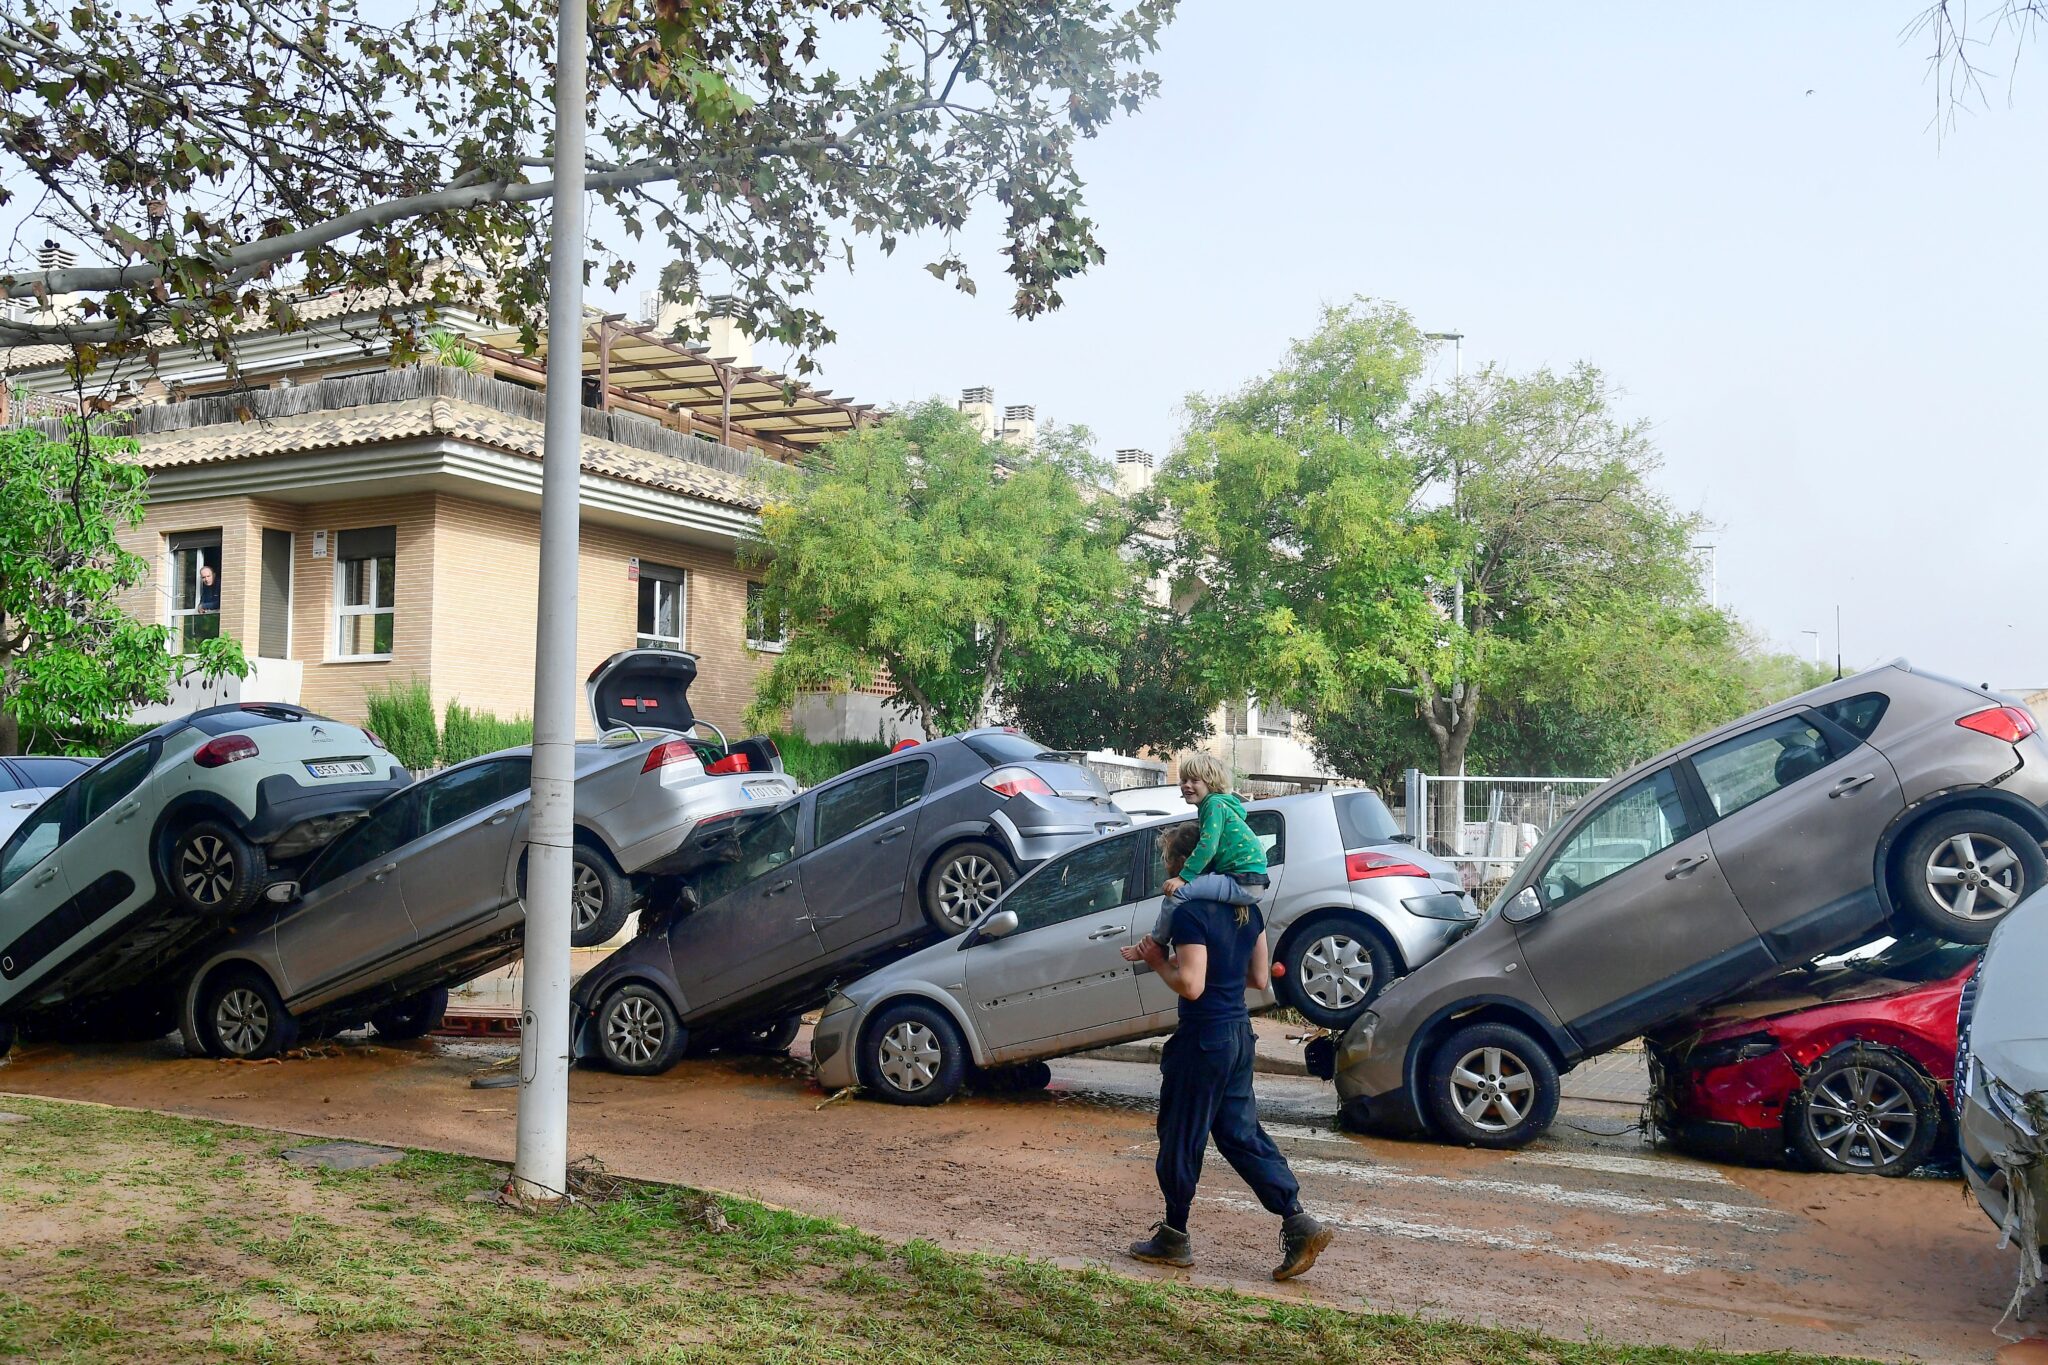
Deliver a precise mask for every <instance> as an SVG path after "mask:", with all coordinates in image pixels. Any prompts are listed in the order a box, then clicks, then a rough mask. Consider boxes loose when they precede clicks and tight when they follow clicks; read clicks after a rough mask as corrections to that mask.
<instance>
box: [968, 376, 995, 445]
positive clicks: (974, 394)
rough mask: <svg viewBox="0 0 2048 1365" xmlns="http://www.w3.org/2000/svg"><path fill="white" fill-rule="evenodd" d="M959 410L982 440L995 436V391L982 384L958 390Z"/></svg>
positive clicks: (992, 438)
mask: <svg viewBox="0 0 2048 1365" xmlns="http://www.w3.org/2000/svg"><path fill="white" fill-rule="evenodd" d="M960 411H961V412H962V413H963V414H964V415H965V416H966V418H967V420H968V422H969V423H970V424H972V425H973V427H974V429H975V430H976V431H978V432H980V433H981V439H982V440H984V441H993V440H994V439H995V438H996V391H995V390H994V389H991V388H988V387H987V386H985V385H984V386H982V387H980V388H973V389H962V390H960Z"/></svg>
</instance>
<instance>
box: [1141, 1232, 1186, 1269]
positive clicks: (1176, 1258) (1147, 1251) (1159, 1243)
mask: <svg viewBox="0 0 2048 1365" xmlns="http://www.w3.org/2000/svg"><path fill="white" fill-rule="evenodd" d="M1131 1256H1132V1257H1133V1258H1134V1259H1136V1260H1140V1261H1147V1262H1150V1263H1151V1264H1153V1265H1177V1266H1191V1265H1193V1264H1194V1263H1195V1248H1194V1244H1193V1243H1192V1242H1190V1241H1189V1240H1188V1235H1187V1234H1186V1233H1185V1232H1182V1231H1181V1230H1180V1229H1179V1228H1171V1227H1168V1226H1167V1225H1166V1224H1165V1223H1163V1222H1161V1223H1154V1224H1153V1225H1152V1235H1151V1236H1150V1237H1147V1238H1146V1239H1145V1240H1144V1241H1142V1242H1133V1243H1131Z"/></svg>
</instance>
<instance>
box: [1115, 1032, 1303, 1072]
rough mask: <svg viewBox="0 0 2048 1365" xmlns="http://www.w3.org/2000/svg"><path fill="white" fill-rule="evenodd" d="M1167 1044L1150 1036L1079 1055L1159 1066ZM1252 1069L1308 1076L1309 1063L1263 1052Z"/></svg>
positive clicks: (1253, 1059)
mask: <svg viewBox="0 0 2048 1365" xmlns="http://www.w3.org/2000/svg"><path fill="white" fill-rule="evenodd" d="M1165 1046H1166V1040H1165V1039H1163V1038H1149V1039H1146V1040H1145V1041H1143V1042H1138V1043H1113V1044H1111V1045H1110V1046H1108V1047H1099V1048H1096V1049H1095V1050H1094V1051H1092V1052H1083V1053H1080V1054H1079V1055H1080V1056H1082V1057H1092V1058H1094V1059H1095V1060H1096V1061H1099V1062H1143V1063H1144V1064H1145V1065H1147V1066H1157V1065H1159V1051H1160V1049H1161V1048H1163V1047H1165ZM1252 1070H1253V1071H1256V1072H1260V1073H1261V1074H1263V1075H1267V1076H1306V1075H1308V1063H1306V1062H1297V1061H1295V1060H1293V1059H1292V1058H1288V1057H1268V1056H1267V1055H1266V1054H1265V1053H1263V1052H1261V1053H1259V1054H1257V1055H1256V1056H1254V1057H1253V1058H1252Z"/></svg>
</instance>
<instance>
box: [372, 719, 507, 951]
mask: <svg viewBox="0 0 2048 1365" xmlns="http://www.w3.org/2000/svg"><path fill="white" fill-rule="evenodd" d="M531 782H532V762H531V760H529V759H527V758H525V757H523V756H521V757H517V758H501V759H490V760H487V761H485V762H481V763H470V764H466V765H464V766H462V767H460V768H457V769H455V770H454V771H453V772H447V773H442V774H441V775H440V776H438V777H433V778H430V779H428V780H427V781H425V782H422V783H421V784H420V785H419V787H418V789H417V790H418V794H419V803H420V819H419V829H418V834H417V836H416V838H415V840H414V842H413V843H411V844H409V845H407V846H406V847H405V848H404V849H402V850H400V852H399V855H398V862H399V864H400V871H401V873H402V874H403V877H404V881H405V893H404V898H405V908H406V911H407V912H408V913H409V914H410V915H411V917H412V923H413V927H414V928H415V929H417V930H418V931H419V936H420V942H421V943H422V944H431V943H433V942H434V941H435V940H436V939H439V938H442V937H444V936H445V935H448V934H453V933H456V932H458V931H460V930H461V929H462V928H463V926H465V925H469V924H474V923H475V922H476V921H478V920H482V919H489V918H490V917H491V916H493V915H495V914H496V913H497V912H498V911H499V910H501V909H503V908H504V907H505V905H506V903H507V902H508V901H510V900H512V899H513V898H514V894H515V888H513V887H508V886H507V885H506V871H507V869H508V868H509V867H510V866H511V864H512V849H513V842H514V841H515V840H516V839H517V838H518V837H519V835H520V834H521V833H522V832H523V830H524V815H525V810H526V802H527V796H528V791H529V787H530V784H531Z"/></svg>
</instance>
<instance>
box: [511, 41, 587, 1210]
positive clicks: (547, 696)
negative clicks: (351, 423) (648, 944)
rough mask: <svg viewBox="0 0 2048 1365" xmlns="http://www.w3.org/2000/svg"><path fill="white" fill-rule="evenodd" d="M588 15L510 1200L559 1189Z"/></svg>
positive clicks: (566, 96)
mask: <svg viewBox="0 0 2048 1365" xmlns="http://www.w3.org/2000/svg"><path fill="white" fill-rule="evenodd" d="M587 19H588V11H587V9H586V7H585V6H583V5H581V4H565V5H563V6H562V7H561V17H560V21H559V23H560V28H559V33H558V38H557V47H556V56H555V157H554V177H555V193H554V226H553V232H552V235H551V236H550V239H549V242H548V389H547V426H546V445H545V448H544V450H545V453H544V455H543V456H542V460H541V498H540V613H539V615H540V621H539V629H538V632H537V634H536V637H535V641H534V665H533V801H532V805H531V807H530V808H529V813H528V824H527V836H526V838H527V872H526V947H525V967H524V971H523V973H522V975H521V999H520V1019H519V1120H518V1149H517V1155H516V1157H515V1158H514V1160H513V1165H512V1178H513V1182H514V1186H515V1189H516V1192H517V1193H518V1195H519V1196H520V1197H521V1198H523V1199H527V1200H532V1201H535V1202H542V1203H552V1202H553V1201H555V1200H558V1199H560V1198H561V1197H562V1196H563V1193H564V1191H565V1189H566V1187H567V1185H568V1165H569V932H570V912H569V883H570V867H571V864H570V853H571V848H572V844H573V841H574V837H575V831H574V803H575V796H576V772H575V764H576V555H577V548H578V547H577V539H578V529H579V512H578V507H577V503H578V498H579V485H580V483H581V481H582V471H583V414H582V410H581V409H582V404H583V393H582V390H583V136H584V130H583V118H584V98H585V91H586V89H587V87H588V84H589V78H588V65H589V53H588V34H587V33H586V32H585V25H586V22H587Z"/></svg>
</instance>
